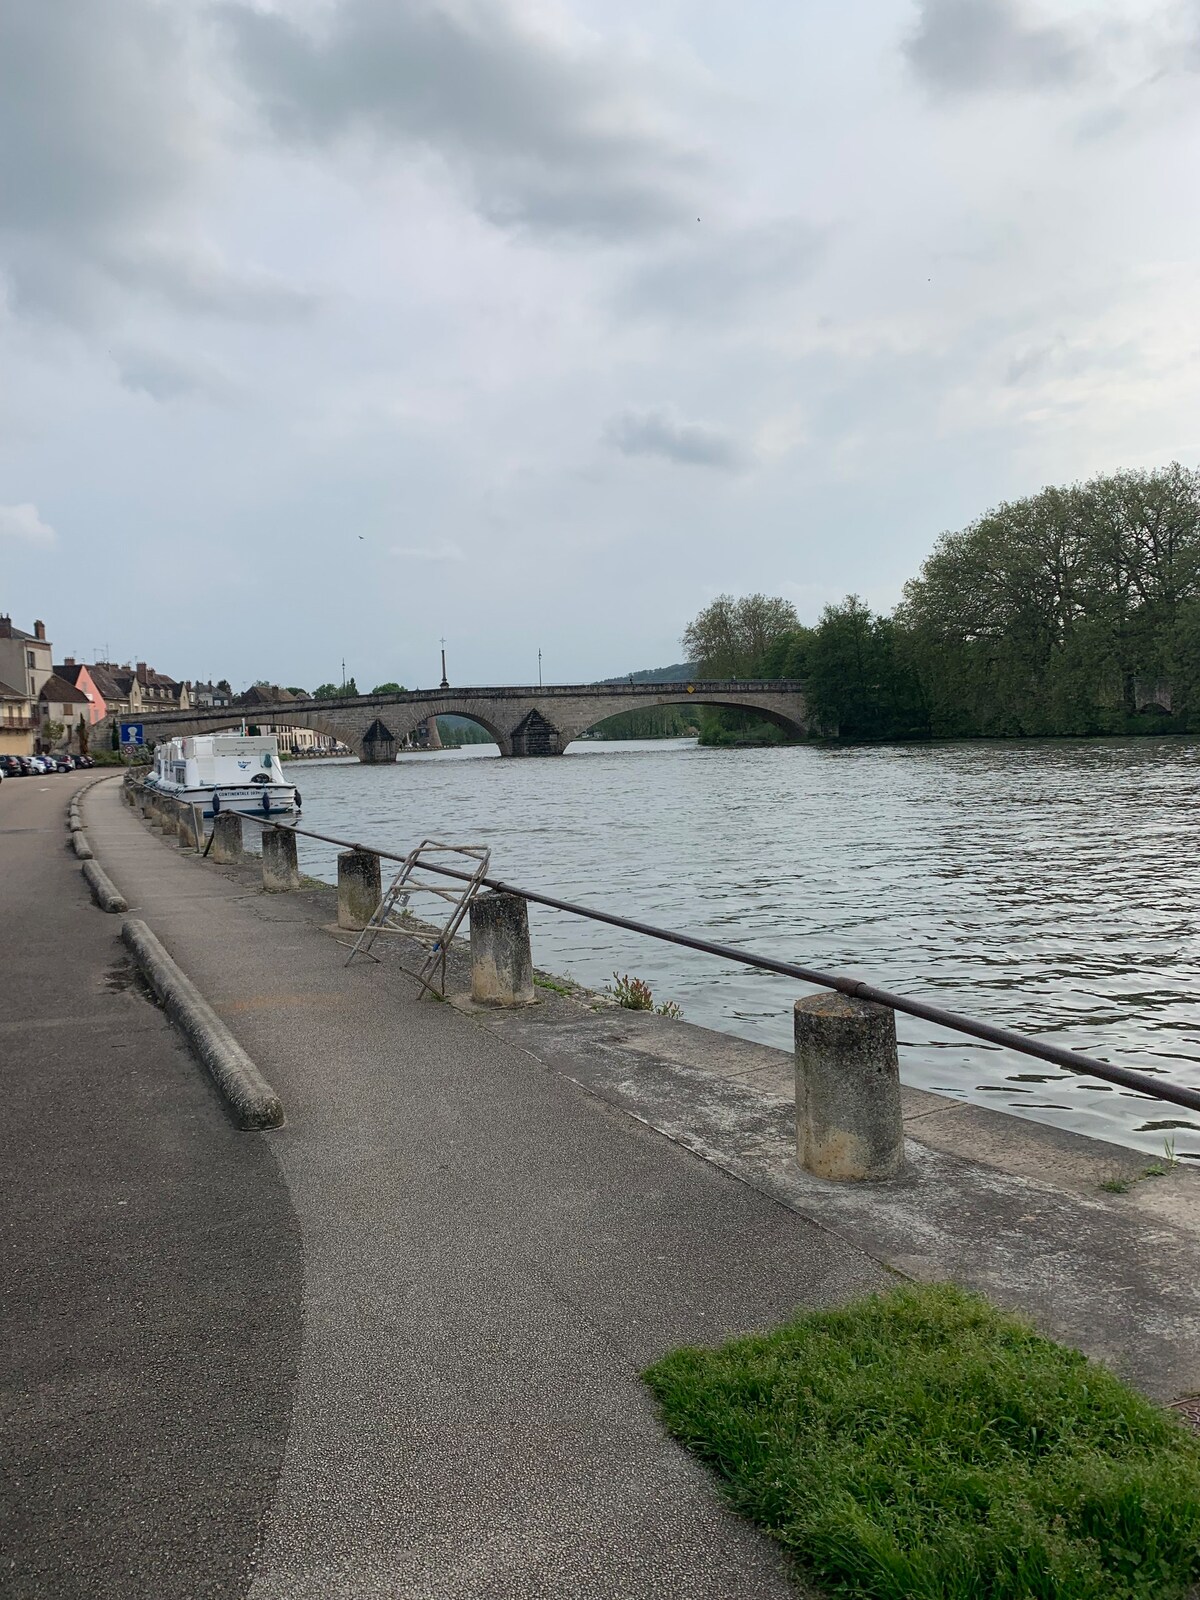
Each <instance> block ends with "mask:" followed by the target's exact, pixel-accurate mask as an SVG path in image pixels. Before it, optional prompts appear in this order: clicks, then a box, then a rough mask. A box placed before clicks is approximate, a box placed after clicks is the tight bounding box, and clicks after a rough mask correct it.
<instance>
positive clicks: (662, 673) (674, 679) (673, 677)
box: [600, 661, 696, 683]
mask: <svg viewBox="0 0 1200 1600" xmlns="http://www.w3.org/2000/svg"><path fill="white" fill-rule="evenodd" d="M695 676H696V669H695V667H694V666H692V665H691V664H690V662H687V661H681V662H679V664H678V665H677V666H674V667H644V668H643V669H642V671H641V672H623V673H622V674H621V676H620V677H619V678H601V679H600V682H601V683H628V682H629V681H630V679H632V680H633V682H634V683H686V682H687V681H688V679H689V678H694V677H695Z"/></svg>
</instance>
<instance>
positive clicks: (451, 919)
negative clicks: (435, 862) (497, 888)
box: [346, 839, 492, 999]
mask: <svg viewBox="0 0 1200 1600" xmlns="http://www.w3.org/2000/svg"><path fill="white" fill-rule="evenodd" d="M438 853H441V854H443V855H459V856H466V857H467V859H468V860H469V861H472V862H473V863H474V866H473V867H472V869H471V876H470V878H469V879H468V880H467V881H466V882H465V883H462V882H458V881H455V883H454V886H453V887H447V883H446V880H445V879H441V880H440V881H438V882H434V883H431V882H428V881H426V880H424V879H421V878H418V877H416V876H415V874H416V873H418V872H419V871H420V869H421V868H422V867H423V866H426V867H427V865H428V863H427V862H426V861H425V860H424V857H426V856H430V855H435V854H438ZM491 859H492V852H491V850H490V849H489V848H488V846H487V845H482V844H442V843H441V842H440V841H439V840H437V839H422V840H421V843H420V844H419V845H417V847H416V848H415V849H414V850H410V851H409V853H408V854H407V855H406V856H405V858H404V862H403V864H402V865H401V867H400V870H399V872H397V874H396V876H395V877H394V878H393V879H392V881H391V883H389V884H388V886H387V888H386V889H385V890H384V893H383V897H382V898H381V900H380V902H379V904H378V905H377V906H376V907H375V909H374V911H372V913H371V917H370V920H369V921H368V923H367V925H366V926H365V927H364V928H363V930H362V932H361V933H360V934H359V936H358V938H357V939H356V940H355V941H354V947H353V949H352V950H351V951H350V954H349V955H348V956H347V957H346V965H347V966H349V965H350V963H351V962H352V961H353V960H354V958H355V956H357V955H364V956H370V958H371V960H372V961H375V962H378V960H379V957H378V956H377V955H375V954H374V952H373V951H372V949H371V946H372V945H373V944H374V943H375V940H376V938H377V937H378V936H379V934H381V933H382V932H383V931H384V930H385V929H387V930H389V931H390V932H393V933H408V934H412V935H413V936H414V937H419V936H418V935H416V934H414V930H413V929H412V928H410V927H408V926H406V924H405V922H404V917H405V914H406V913H407V911H408V902H409V900H410V899H411V898H412V896H413V895H414V894H433V895H437V896H438V897H439V898H440V899H442V900H448V901H449V902H450V915H449V916H448V917H447V919H446V923H445V926H444V927H443V928H442V931H441V933H440V934H439V935H438V937H437V938H436V939H435V941H434V943H433V947H432V948H431V950H430V952H429V954H428V956H427V957H426V959H425V962H424V964H423V965H422V967H421V969H420V971H414V970H413V969H412V968H411V967H406V966H404V965H403V964H401V968H400V970H401V971H402V972H405V973H407V974H408V976H409V977H410V978H415V979H416V980H417V982H418V983H419V984H420V985H421V988H422V989H423V990H424V989H428V990H429V992H430V993H431V994H434V995H437V996H438V998H439V999H444V998H445V994H446V951H447V950H448V949H449V948H450V942H451V940H452V939H453V938H454V936H455V934H456V933H457V932H458V929H459V927H460V925H461V923H462V920H463V918H464V917H465V916H466V914H467V912H468V911H469V910H470V907H471V901H472V900H473V899H474V898H475V896H476V894H477V893H478V892H479V888H480V884H481V882H482V880H483V879H484V878H485V877H486V876H487V870H488V867H489V865H490V864H491ZM397 903H398V904H399V909H398V910H397ZM435 977H436V983H435Z"/></svg>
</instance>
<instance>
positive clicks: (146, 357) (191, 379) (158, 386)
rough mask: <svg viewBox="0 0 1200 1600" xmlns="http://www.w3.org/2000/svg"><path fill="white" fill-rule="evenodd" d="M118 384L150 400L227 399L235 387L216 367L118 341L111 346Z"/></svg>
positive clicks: (162, 351)
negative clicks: (113, 346) (121, 343)
mask: <svg viewBox="0 0 1200 1600" xmlns="http://www.w3.org/2000/svg"><path fill="white" fill-rule="evenodd" d="M113 356H114V359H115V360H116V363H117V366H118V369H119V371H120V375H121V385H122V387H123V388H125V389H128V390H130V391H131V392H132V393H134V394H146V395H149V396H150V398H151V399H152V400H158V401H170V400H218V401H224V400H228V399H229V398H230V397H231V396H232V394H233V392H234V390H233V385H232V384H231V383H230V381H229V379H228V378H226V377H225V375H224V373H222V372H219V371H218V370H217V369H216V368H215V367H212V366H208V365H207V364H201V363H199V362H194V361H185V360H182V359H181V358H180V357H178V356H175V355H171V354H169V353H168V352H166V351H164V350H151V349H145V348H142V347H141V346H138V345H123V346H122V345H119V346H117V347H116V348H115V349H114V350H113Z"/></svg>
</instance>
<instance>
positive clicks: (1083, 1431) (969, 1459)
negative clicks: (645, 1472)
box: [646, 1284, 1200, 1600]
mask: <svg viewBox="0 0 1200 1600" xmlns="http://www.w3.org/2000/svg"><path fill="white" fill-rule="evenodd" d="M646 1380H647V1382H648V1383H649V1385H650V1387H651V1389H652V1390H653V1391H654V1393H655V1395H656V1396H657V1398H658V1401H659V1404H660V1406H661V1408H662V1415H663V1418H664V1421H665V1422H666V1425H667V1427H668V1428H669V1429H670V1430H671V1432H672V1433H673V1434H675V1436H676V1437H677V1438H679V1439H680V1440H682V1442H683V1443H684V1444H685V1445H687V1446H688V1447H689V1448H690V1449H691V1450H693V1451H695V1452H696V1453H697V1454H698V1455H699V1456H701V1457H702V1458H703V1459H704V1460H706V1461H707V1462H708V1463H709V1464H710V1466H712V1467H713V1469H714V1470H715V1471H716V1472H717V1473H718V1474H719V1476H720V1478H721V1480H722V1485H723V1487H724V1490H725V1493H726V1495H727V1497H728V1498H729V1500H730V1501H731V1502H732V1504H733V1506H734V1507H735V1509H736V1510H738V1511H740V1512H742V1513H743V1514H744V1515H746V1516H748V1517H750V1518H751V1519H752V1520H753V1521H755V1522H756V1523H758V1524H759V1525H760V1526H761V1527H763V1528H764V1529H765V1530H766V1531H767V1532H768V1533H769V1534H771V1536H772V1537H773V1538H775V1539H777V1540H778V1541H779V1542H780V1544H782V1545H783V1546H784V1547H785V1548H786V1549H787V1550H788V1552H789V1553H790V1554H791V1555H792V1556H793V1557H794V1558H795V1560H796V1562H797V1565H798V1566H799V1568H800V1570H801V1571H802V1573H803V1574H804V1575H805V1576H807V1577H809V1578H812V1579H814V1580H815V1581H816V1582H817V1583H818V1584H821V1585H823V1586H825V1587H826V1589H827V1591H828V1592H830V1593H833V1594H839V1595H847V1596H851V1595H852V1596H858V1597H860V1600H910V1597H911V1596H914V1595H924V1596H928V1597H929V1600H934V1597H938V1600H978V1597H979V1596H983V1595H987V1596H990V1597H991V1600H1027V1597H1028V1596H1031V1595H1042V1596H1046V1597H1049V1596H1054V1597H1055V1600H1172V1597H1177V1600H1181V1597H1183V1596H1184V1595H1185V1594H1186V1593H1188V1592H1189V1585H1190V1584H1191V1583H1194V1582H1195V1581H1196V1580H1197V1579H1200V1441H1197V1440H1196V1439H1195V1438H1193V1437H1192V1436H1191V1435H1190V1434H1188V1433H1187V1432H1185V1429H1184V1426H1183V1425H1182V1424H1181V1423H1180V1422H1177V1421H1176V1420H1175V1419H1174V1418H1173V1417H1171V1416H1169V1415H1168V1414H1167V1413H1166V1412H1165V1411H1162V1410H1160V1409H1159V1407H1157V1406H1155V1405H1153V1404H1151V1402H1150V1401H1148V1400H1145V1399H1143V1398H1142V1397H1141V1396H1140V1395H1138V1394H1135V1393H1134V1391H1133V1390H1132V1389H1130V1388H1128V1387H1127V1386H1126V1385H1125V1384H1124V1383H1122V1382H1121V1381H1120V1380H1119V1379H1117V1378H1115V1377H1114V1376H1113V1375H1112V1374H1111V1373H1109V1372H1108V1371H1106V1370H1105V1369H1104V1368H1103V1367H1100V1366H1097V1365H1095V1364H1094V1363H1093V1362H1090V1361H1087V1360H1085V1358H1084V1357H1083V1356H1081V1355H1080V1354H1078V1352H1076V1351H1074V1350H1068V1349H1065V1348H1064V1347H1063V1346H1061V1345H1058V1344H1055V1343H1053V1342H1052V1341H1050V1340H1048V1339H1044V1338H1042V1337H1040V1336H1039V1335H1038V1334H1036V1333H1035V1332H1034V1331H1033V1330H1032V1329H1031V1328H1030V1327H1028V1326H1026V1325H1025V1324H1024V1323H1023V1322H1020V1321H1018V1320H1016V1319H1015V1318H1013V1317H1010V1316H1007V1315H1005V1314H1003V1313H1001V1312H999V1311H997V1310H995V1309H994V1308H993V1307H992V1306H990V1305H989V1304H988V1303H987V1302H986V1301H984V1300H982V1299H980V1298H979V1297H977V1296H974V1295H969V1294H965V1293H963V1292H962V1291H960V1290H958V1289H955V1288H953V1287H951V1286H949V1285H945V1284H943V1285H936V1286H929V1287H914V1288H904V1289H898V1290H895V1291H893V1292H891V1293H889V1294H885V1295H880V1296H878V1297H875V1298H873V1299H870V1300H865V1301H861V1302H859V1303H858V1304H854V1305H848V1306H843V1307H841V1308H840V1309H838V1310H836V1311H821V1312H815V1313H809V1314H807V1315H803V1316H799V1317H797V1318H796V1319H795V1320H794V1321H792V1322H790V1323H788V1324H786V1325H785V1326H784V1327H782V1328H779V1329H777V1330H776V1331H775V1332H773V1333H769V1334H766V1335H763V1336H758V1337H754V1338H748V1339H740V1340H737V1341H735V1342H733V1343H731V1344H727V1345H725V1346H724V1347H723V1348H721V1349H718V1350H699V1349H684V1350H677V1351H675V1352H674V1353H673V1354H672V1355H669V1356H667V1357H666V1358H665V1359H664V1360H662V1361H660V1362H658V1363H657V1364H656V1365H655V1366H653V1367H651V1368H650V1370H649V1372H648V1373H647V1374H646Z"/></svg>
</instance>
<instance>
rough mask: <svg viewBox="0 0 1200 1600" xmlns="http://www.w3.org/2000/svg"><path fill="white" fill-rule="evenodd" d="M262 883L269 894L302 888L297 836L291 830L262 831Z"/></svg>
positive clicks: (267, 829) (274, 829)
mask: <svg viewBox="0 0 1200 1600" xmlns="http://www.w3.org/2000/svg"><path fill="white" fill-rule="evenodd" d="M262 882H263V888H264V889H265V890H266V891H267V893H268V894H283V893H284V892H285V891H286V890H288V889H298V888H299V887H300V871H299V868H298V867H297V866H296V835H295V834H294V833H293V832H292V830H291V829H290V828H264V829H263V831H262Z"/></svg>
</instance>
